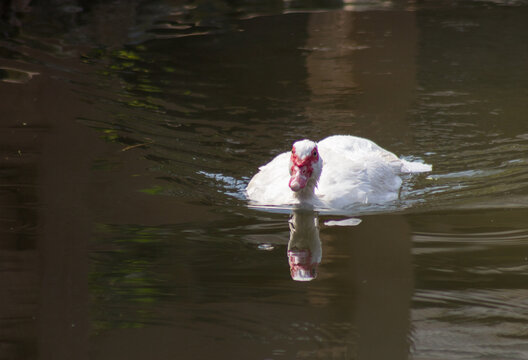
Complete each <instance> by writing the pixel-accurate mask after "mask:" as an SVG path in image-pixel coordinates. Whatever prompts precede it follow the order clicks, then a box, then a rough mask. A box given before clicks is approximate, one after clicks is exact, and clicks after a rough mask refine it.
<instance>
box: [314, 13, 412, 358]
mask: <svg viewBox="0 0 528 360" xmlns="http://www.w3.org/2000/svg"><path fill="white" fill-rule="evenodd" d="M307 33H308V39H307V40H306V45H305V48H306V51H307V56H306V69H307V79H306V83H307V86H308V87H309V89H310V92H311V99H310V101H309V102H308V104H307V105H306V107H305V115H306V117H307V118H308V119H309V120H310V121H311V123H312V124H314V126H313V127H314V128H315V130H313V131H314V132H315V134H316V136H318V137H319V138H322V137H324V136H325V135H331V134H335V133H349V134H353V135H359V136H367V137H371V138H373V140H375V141H379V142H380V143H381V144H383V143H396V142H409V141H410V140H411V139H409V134H410V132H409V129H408V125H407V122H406V118H407V111H408V109H409V108H410V106H411V103H412V101H413V97H414V90H415V87H416V81H415V76H416V74H415V73H416V68H415V65H414V64H415V57H416V43H417V29H416V27H415V14H414V13H413V12H404V11H386V12H343V11H339V12H327V13H314V14H311V15H310V20H309V23H308V29H307ZM327 231H331V232H334V231H335V232H337V234H338V235H336V237H335V238H333V237H332V239H331V240H330V241H329V242H328V240H327V241H325V235H324V233H323V234H322V237H323V248H324V253H325V257H324V258H323V261H322V265H321V271H320V280H323V279H325V280H326V279H327V278H330V279H329V280H328V281H330V280H331V279H332V278H335V279H336V280H333V281H334V282H335V283H333V284H332V286H335V289H334V290H335V293H336V294H339V297H340V299H338V300H336V302H337V304H342V306H338V305H336V307H335V309H333V310H332V311H339V315H340V316H341V318H342V319H343V321H345V322H346V321H349V322H350V323H351V324H352V325H354V327H355V328H356V329H357V334H351V336H353V338H352V339H350V340H349V341H348V344H349V345H348V346H349V348H348V349H347V350H346V351H347V354H356V355H357V358H358V359H385V358H386V359H389V358H390V359H406V358H407V357H408V353H409V344H408V334H409V321H410V320H409V311H410V310H409V309H410V299H411V296H412V290H413V281H412V278H413V277H412V269H411V259H410V234H409V230H408V227H407V225H406V223H405V222H404V221H403V218H401V217H385V216H383V217H381V216H377V217H376V218H372V219H369V218H367V219H365V220H364V222H363V223H361V224H360V225H359V226H357V227H354V228H344V229H332V230H327ZM347 234H348V235H347ZM345 240H346V241H345ZM343 254H346V255H347V256H348V255H350V256H351V258H352V259H349V261H348V262H347V264H339V265H342V266H343V268H340V269H341V270H342V271H339V273H338V274H331V273H330V272H326V271H328V270H329V269H331V268H334V269H335V268H336V266H337V265H336V264H334V266H333V267H332V266H331V265H330V264H331V263H332V262H337V261H338V260H336V259H339V257H340V256H342V255H343ZM325 259H326V261H328V259H332V261H330V262H329V263H327V262H326V261H325ZM325 270H326V271H325ZM312 298H313V299H312ZM310 301H311V302H312V303H317V302H318V297H317V296H316V294H315V293H314V294H311V295H310ZM329 316H332V315H330V314H329ZM352 357H353V356H352Z"/></svg>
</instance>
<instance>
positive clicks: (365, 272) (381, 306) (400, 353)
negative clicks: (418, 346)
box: [310, 215, 414, 360]
mask: <svg viewBox="0 0 528 360" xmlns="http://www.w3.org/2000/svg"><path fill="white" fill-rule="evenodd" d="M321 236H322V242H323V248H324V253H325V256H324V257H323V261H322V264H321V270H320V271H321V278H323V277H326V279H325V281H327V282H328V284H329V285H330V286H331V287H332V288H331V289H329V290H327V292H328V293H330V294H337V296H336V298H335V299H333V300H332V302H334V305H333V306H332V308H331V311H332V312H333V313H332V314H330V313H329V314H328V316H329V317H335V318H339V319H340V320H339V321H340V322H341V323H345V324H346V323H350V325H351V328H352V329H353V331H349V332H348V333H345V332H344V333H343V337H344V338H346V340H345V339H343V340H345V341H346V349H342V351H343V352H346V354H348V357H346V358H352V359H358V360H366V359H393V360H401V359H407V357H408V354H409V341H408V338H409V333H410V306H411V296H412V292H413V286H414V285H413V272H412V266H411V235H410V232H409V227H408V225H407V223H406V221H405V218H403V217H401V216H382V215H377V216H373V217H367V218H364V219H363V221H362V223H361V224H360V225H358V226H355V227H344V228H326V229H325V230H323V232H322V234H321ZM329 260H330V261H329ZM332 269H334V270H333V271H337V272H336V273H333V271H332ZM317 295H318V294H317V293H314V294H310V301H311V302H312V303H317V299H318V296H317ZM311 296H313V297H314V298H315V301H312V299H311ZM329 311H330V310H329Z"/></svg>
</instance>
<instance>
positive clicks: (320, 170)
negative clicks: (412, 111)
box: [246, 135, 432, 210]
mask: <svg viewBox="0 0 528 360" xmlns="http://www.w3.org/2000/svg"><path fill="white" fill-rule="evenodd" d="M431 170H432V166H431V165H429V164H425V163H422V162H419V161H407V160H405V159H401V158H398V157H397V156H396V155H395V154H393V153H392V152H390V151H388V150H385V149H383V148H382V147H380V146H379V145H377V144H376V143H374V142H373V141H371V140H368V139H365V138H361V137H357V136H352V135H333V136H330V137H327V138H325V139H323V140H321V141H319V142H315V141H312V140H308V139H303V140H299V141H296V142H294V143H293V146H292V149H291V151H287V152H283V153H281V154H279V155H277V156H276V157H275V158H273V159H272V160H271V161H270V162H269V163H267V164H266V165H263V166H261V167H260V168H259V171H258V172H257V173H256V174H255V175H254V176H253V177H252V178H251V180H250V181H249V183H248V185H247V187H246V197H247V198H248V200H249V202H250V203H251V204H252V205H255V206H296V207H309V208H322V209H335V210H346V209H350V208H351V207H353V206H355V205H357V204H383V203H386V202H390V201H394V200H396V199H398V197H399V192H400V188H401V185H402V178H401V175H402V174H406V173H422V172H428V171H431Z"/></svg>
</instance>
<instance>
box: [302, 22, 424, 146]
mask: <svg viewBox="0 0 528 360" xmlns="http://www.w3.org/2000/svg"><path fill="white" fill-rule="evenodd" d="M307 32H308V39H307V41H306V46H305V48H306V51H307V52H308V55H307V56H306V68H307V73H308V75H307V76H308V78H307V80H306V82H307V85H308V87H309V89H310V91H311V94H312V96H311V99H310V102H309V103H308V105H307V106H306V109H305V113H306V116H307V117H308V118H309V119H310V120H311V121H312V122H313V123H315V124H321V122H324V123H325V124H328V125H327V126H320V127H319V130H320V131H322V132H323V134H324V135H328V134H333V133H335V132H336V131H337V132H341V133H342V132H346V133H350V134H357V135H367V134H363V132H365V133H368V134H369V135H370V136H371V137H374V140H376V141H378V139H377V138H382V137H383V136H385V137H387V136H393V137H395V140H394V141H398V142H400V141H406V140H408V139H407V138H408V136H409V131H408V127H407V123H406V117H407V111H408V109H409V107H410V105H411V103H412V101H413V97H414V90H415V86H416V82H415V76H416V74H415V73H416V68H415V65H414V64H415V57H416V41H417V30H416V26H415V15H414V13H413V12H405V11H394V12H393V11H386V12H373V13H371V12H343V11H339V12H328V13H316V14H312V15H311V16H310V20H309V23H308V29H307ZM375 133H380V135H379V136H377V137H376V136H373V134H375Z"/></svg>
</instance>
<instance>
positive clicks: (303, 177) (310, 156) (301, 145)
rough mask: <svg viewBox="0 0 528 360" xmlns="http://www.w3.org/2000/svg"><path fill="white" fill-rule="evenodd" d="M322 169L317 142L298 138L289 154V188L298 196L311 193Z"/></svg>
mask: <svg viewBox="0 0 528 360" xmlns="http://www.w3.org/2000/svg"><path fill="white" fill-rule="evenodd" d="M322 170H323V159H321V156H320V155H319V150H318V149H317V144H316V143H315V142H313V141H310V140H300V141H297V142H296V143H294V144H293V147H292V151H291V156H290V181H289V183H288V185H289V187H290V189H291V190H292V191H293V192H295V193H296V194H297V195H298V196H299V195H301V194H303V193H307V194H309V195H313V191H314V189H315V187H316V186H317V182H318V181H319V177H320V176H321V172H322Z"/></svg>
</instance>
